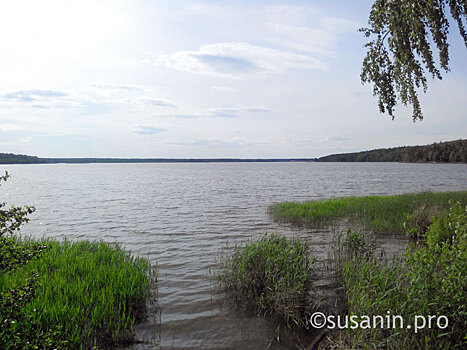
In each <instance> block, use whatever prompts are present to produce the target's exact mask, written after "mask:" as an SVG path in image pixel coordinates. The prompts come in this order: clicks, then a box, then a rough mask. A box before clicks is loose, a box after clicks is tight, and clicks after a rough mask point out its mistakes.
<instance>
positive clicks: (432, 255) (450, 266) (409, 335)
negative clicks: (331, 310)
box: [336, 203, 467, 349]
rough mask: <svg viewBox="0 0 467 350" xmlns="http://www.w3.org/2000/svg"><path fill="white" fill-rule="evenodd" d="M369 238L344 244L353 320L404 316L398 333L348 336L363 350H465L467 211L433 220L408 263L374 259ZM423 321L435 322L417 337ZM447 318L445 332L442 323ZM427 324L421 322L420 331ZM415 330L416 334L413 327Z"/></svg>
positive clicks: (454, 210) (350, 236) (459, 208)
mask: <svg viewBox="0 0 467 350" xmlns="http://www.w3.org/2000/svg"><path fill="white" fill-rule="evenodd" d="M366 242H367V239H366V238H365V235H364V234H361V233H355V232H352V231H349V232H347V233H346V234H344V235H341V237H340V239H339V240H338V249H337V252H338V254H337V255H336V259H337V260H338V262H339V264H338V266H340V267H341V269H340V271H341V275H342V283H343V286H344V288H345V291H346V296H347V308H348V312H349V314H351V315H359V316H362V315H367V316H370V317H373V316H374V315H382V316H386V315H388V312H390V314H391V315H400V316H401V317H402V319H403V324H401V323H400V322H399V323H396V324H395V325H396V327H394V328H392V327H391V328H368V329H358V328H357V329H354V330H348V331H347V336H348V338H347V341H348V343H350V344H352V346H353V347H358V348H374V349H379V348H384V349H465V348H466V347H467V338H466V337H465V336H466V333H465V330H466V329H467V294H466V293H467V263H466V262H467V207H466V206H465V205H461V204H460V203H456V204H454V205H452V207H451V208H450V209H449V210H447V211H443V212H442V213H439V215H438V216H437V217H435V218H434V219H433V223H432V224H431V225H430V226H429V228H428V230H427V232H426V233H425V234H424V235H423V237H422V242H418V243H412V244H411V246H410V247H409V248H408V249H407V251H406V254H405V256H404V257H402V258H399V259H394V260H393V261H391V262H385V261H381V260H379V259H377V258H376V257H375V256H373V255H372V254H371V251H372V248H371V247H370V246H368V244H367V243H366ZM417 316H424V317H425V322H428V321H426V319H428V317H429V316H434V317H433V320H432V321H430V322H431V327H428V326H426V327H424V328H419V329H418V330H417V331H415V324H414V323H415V322H416V317H417ZM440 316H445V317H446V318H447V320H448V322H449V324H448V326H447V327H446V328H442V327H444V326H445V319H443V322H442V327H438V325H437V324H436V322H437V321H435V320H437V318H438V317H440ZM422 323H423V322H422V321H420V320H419V325H421V324H422ZM407 325H410V328H408V327H407Z"/></svg>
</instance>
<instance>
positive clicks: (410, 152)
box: [317, 140, 467, 163]
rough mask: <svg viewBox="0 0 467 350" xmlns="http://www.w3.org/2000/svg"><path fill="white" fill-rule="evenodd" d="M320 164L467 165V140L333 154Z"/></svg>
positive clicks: (321, 159)
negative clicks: (397, 163) (396, 163)
mask: <svg viewBox="0 0 467 350" xmlns="http://www.w3.org/2000/svg"><path fill="white" fill-rule="evenodd" d="M317 161H318V162H404V163H432V162H433V163H467V140H455V141H448V142H439V143H433V144H431V145H426V146H405V147H395V148H381V149H375V150H371V151H363V152H354V153H341V154H331V155H329V156H325V157H321V158H318V159H317Z"/></svg>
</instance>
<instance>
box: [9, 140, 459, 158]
mask: <svg viewBox="0 0 467 350" xmlns="http://www.w3.org/2000/svg"><path fill="white" fill-rule="evenodd" d="M211 162H216V163H218V162H405V163H467V140H455V141H448V142H440V143H433V144H431V145H426V146H405V147H395V148H381V149H375V150H372V151H363V152H355V153H341V154H331V155H329V156H325V157H321V158H277V159H262V158H259V159H238V158H211V159H189V158H186V159H179V158H131V159H130V158H39V157H36V156H27V155H23V154H12V153H0V164H44V163H49V164H50V163H211Z"/></svg>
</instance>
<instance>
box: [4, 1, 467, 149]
mask: <svg viewBox="0 0 467 350" xmlns="http://www.w3.org/2000/svg"><path fill="white" fill-rule="evenodd" d="M370 6H371V1H366V0H365V1H362V0H358V1H345V0H335V1H329V0H327V1H326V0H321V1H290V0H289V1H279V0H278V1H262V0H257V1H246V0H236V1H221V0H218V1H183V0H170V1H169V0H165V1H159V0H128V1H123V0H109V1H106V0H99V1H96V0H78V1H71V0H70V1H68V0H56V1H54V0H41V1H37V0H15V1H2V2H1V4H0V33H1V34H0V152H12V153H23V154H30V155H38V156H43V157H194V158H206V157H250V158H253V157H263V158H274V157H318V156H323V155H326V154H329V153H335V152H349V151H356V150H365V149H373V148H380V147H391V146H399V145H415V144H426V143H432V142H438V141H446V140H452V139H458V138H465V137H466V134H465V132H466V130H467V122H466V120H467V118H466V108H465V101H466V96H467V80H466V78H467V68H466V67H465V64H464V63H465V60H466V50H465V47H464V46H463V43H462V42H461V40H460V37H459V35H458V33H457V28H453V29H452V33H451V38H452V40H451V43H452V46H451V72H450V73H449V74H447V75H446V76H445V78H444V79H443V80H442V81H435V82H431V85H430V87H429V90H428V93H427V94H426V95H424V96H423V97H422V99H421V100H422V107H423V110H424V115H425V119H424V120H423V121H422V122H417V123H413V122H412V119H411V110H410V109H407V108H405V107H399V108H398V109H397V111H396V112H397V114H396V120H394V121H392V120H391V119H390V118H389V117H388V116H386V115H380V114H379V112H378V108H377V104H376V99H375V98H374V97H373V96H372V93H371V86H369V85H365V86H363V85H362V84H361V83H360V80H359V75H360V69H361V62H362V59H363V57H364V54H365V51H364V49H363V44H364V43H365V41H364V38H363V37H362V35H361V33H358V32H357V30H358V28H360V27H363V26H365V25H366V23H367V19H368V13H369V9H370Z"/></svg>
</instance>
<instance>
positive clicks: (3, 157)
mask: <svg viewBox="0 0 467 350" xmlns="http://www.w3.org/2000/svg"><path fill="white" fill-rule="evenodd" d="M40 163H47V162H46V161H45V160H44V159H41V158H38V157H35V156H25V155H24V154H13V153H0V164H40Z"/></svg>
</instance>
